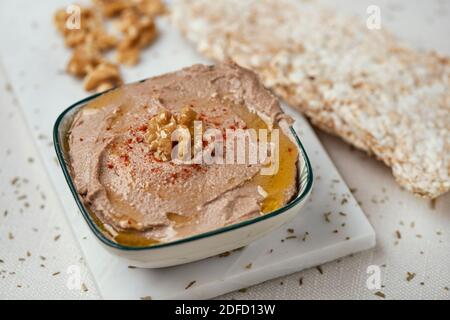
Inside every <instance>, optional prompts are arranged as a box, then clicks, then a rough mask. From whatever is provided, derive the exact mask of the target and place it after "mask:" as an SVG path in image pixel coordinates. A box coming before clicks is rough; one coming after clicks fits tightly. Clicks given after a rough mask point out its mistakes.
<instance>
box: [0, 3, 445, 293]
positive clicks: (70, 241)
mask: <svg viewBox="0 0 450 320" xmlns="http://www.w3.org/2000/svg"><path fill="white" fill-rule="evenodd" d="M368 4H376V5H379V6H380V7H381V10H382V11H381V12H382V25H383V27H384V26H388V27H389V28H391V29H392V30H394V31H395V32H396V33H397V34H398V35H399V36H400V37H402V38H403V39H405V40H406V41H408V42H409V43H411V44H413V45H415V46H416V47H418V48H432V49H436V50H438V51H440V52H443V53H446V54H450V40H449V37H448V32H449V31H450V1H448V0H441V1H439V0H436V1H421V0H414V1H411V0H401V1H400V0H397V1H387V0H384V1H381V0H379V1H350V0H345V1H340V2H339V9H340V10H343V11H349V12H353V13H359V15H360V17H361V19H364V18H365V15H366V12H365V8H367V5H368ZM11 32H14V31H13V30H11ZM18 41H26V39H18ZM0 64H1V44H0ZM23 85H24V86H25V85H26V84H23ZM449 90H450V89H449ZM17 94H20V92H17V91H16V92H12V91H11V90H10V86H9V84H8V78H7V74H6V73H5V72H4V66H2V65H0V130H1V134H0V159H1V166H0V298H1V299H5V298H7V299H10V298H19V299H25V298H56V299H68V298H73V299H95V298H99V295H98V292H97V290H96V288H95V284H94V283H93V281H92V278H91V276H90V274H89V270H88V268H87V267H86V265H85V264H84V262H83V258H82V256H81V253H80V250H79V248H78V247H77V244H76V241H75V239H74V237H73V235H72V233H71V231H70V228H69V226H68V225H67V222H66V220H65V217H64V215H63V214H62V212H61V207H60V204H59V202H58V201H59V200H58V199H57V198H56V197H55V195H54V191H53V190H52V186H51V185H50V183H49V181H48V179H47V175H46V172H45V171H44V169H43V166H42V164H41V162H40V159H39V157H38V154H37V150H36V146H35V144H34V143H33V140H32V138H31V134H32V133H31V131H32V130H30V129H33V128H27V127H26V126H25V123H24V120H23V118H22V115H21V114H20V109H19V108H18V106H17V105H16V102H15V98H14V96H15V95H17ZM320 137H321V139H322V141H323V143H324V145H325V147H326V149H327V151H328V152H329V153H330V156H331V157H332V159H333V160H334V162H335V163H336V166H337V167H338V169H339V170H340V172H341V174H342V175H343V177H344V179H345V180H346V182H347V183H348V185H349V186H350V187H351V188H352V189H353V192H354V194H355V197H356V198H357V199H358V200H359V201H360V202H361V206H362V208H363V210H364V211H365V213H366V214H367V216H368V218H369V219H370V221H371V223H372V225H373V226H374V228H375V230H376V232H377V238H378V239H377V241H378V244H377V247H376V248H375V249H373V250H370V251H366V252H363V253H360V254H356V255H354V256H351V257H346V258H343V259H341V260H339V261H335V262H332V263H328V264H326V265H323V266H322V268H321V270H322V272H319V270H318V269H316V268H313V269H310V270H305V271H302V272H299V273H297V274H293V275H290V276H286V277H283V278H279V279H275V280H272V281H268V282H266V283H263V284H260V285H258V286H254V287H251V288H248V290H246V291H245V292H234V293H230V294H228V295H225V296H223V298H226V299H230V298H237V299H256V298H260V299H346V298H349V299H366V298H367V299H380V297H379V296H378V295H375V292H377V291H381V292H382V293H384V294H385V297H386V299H406V298H417V299H421V298H430V299H449V298H450V291H449V290H450V289H449V288H450V267H449V266H450V194H447V195H445V196H443V197H441V198H439V199H438V200H437V201H436V202H435V203H431V202H429V201H424V200H420V199H417V198H415V197H414V196H412V195H411V194H409V193H407V192H404V191H402V190H400V188H399V187H398V186H397V185H396V184H395V182H394V179H393V178H392V176H391V174H390V172H389V170H388V169H387V168H386V167H384V166H383V165H382V164H381V163H379V162H377V161H376V160H374V159H372V158H369V157H368V156H366V155H365V154H363V153H361V152H359V151H355V150H353V149H352V148H350V147H349V146H348V145H347V144H345V143H343V142H341V141H340V140H339V139H337V138H334V137H331V136H328V135H326V134H323V133H320ZM38 138H39V139H44V140H48V144H49V146H48V148H52V146H51V145H50V143H51V138H50V136H47V135H41V136H39V137H38ZM55 168H56V167H55ZM370 265H377V266H379V267H380V269H381V279H382V288H381V289H380V290H369V289H368V288H367V286H366V280H367V277H368V274H367V273H366V270H367V267H368V266H370ZM71 266H75V267H76V268H79V270H80V274H81V278H82V282H83V286H82V287H81V289H77V288H75V289H71V288H70V287H71V286H70V285H68V282H69V284H70V274H69V273H68V272H70V271H72V270H73V269H71V268H70V267H71ZM408 273H409V281H408V280H407V278H408ZM300 279H301V280H302V281H301V282H302V284H301V285H300V281H299V280H300Z"/></svg>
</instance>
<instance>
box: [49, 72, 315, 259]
mask: <svg viewBox="0 0 450 320" xmlns="http://www.w3.org/2000/svg"><path fill="white" fill-rule="evenodd" d="M143 81H145V79H144V80H141V81H139V82H143ZM114 89H115V88H113V89H110V90H107V91H105V92H101V93H97V94H94V95H92V96H89V97H87V98H85V99H82V100H80V101H78V102H76V103H74V104H72V105H71V106H70V107H68V108H67V109H66V110H64V111H63V112H62V113H61V114H60V115H59V116H58V118H57V119H56V122H55V124H54V126H53V144H54V146H55V150H56V155H57V157H58V161H59V163H60V165H61V168H62V171H63V173H64V177H65V178H66V182H67V184H68V185H69V188H70V190H71V192H72V195H73V197H74V199H75V202H76V203H77V206H78V208H79V209H80V211H81V213H82V215H83V217H84V219H85V220H86V222H87V224H88V226H89V228H90V229H91V230H92V232H93V233H94V234H95V235H96V237H97V238H98V239H99V240H100V241H101V242H102V243H103V244H105V245H107V246H109V247H113V248H115V249H119V250H125V251H141V250H155V249H160V248H164V247H170V246H175V245H178V244H182V243H187V242H191V241H195V240H199V239H203V238H207V237H211V236H214V235H218V234H221V233H224V232H227V231H231V230H234V229H238V228H242V227H245V226H248V225H251V224H254V223H257V222H260V221H263V220H266V219H270V218H272V217H275V216H277V215H279V214H281V213H283V212H285V211H287V210H289V209H290V208H292V207H294V206H295V205H297V204H298V203H300V202H301V201H302V200H303V199H304V198H305V197H306V196H307V195H308V194H309V193H310V192H311V189H312V185H313V172H312V167H311V163H310V161H309V158H308V155H307V154H306V151H305V148H304V147H303V145H302V143H301V141H300V139H299V137H298V135H297V133H296V132H295V130H294V128H292V127H290V129H291V132H292V134H293V136H294V138H295V141H296V142H297V145H298V146H299V148H300V151H301V157H302V158H303V168H300V177H299V179H300V181H299V185H300V190H301V193H300V192H299V194H298V195H297V197H296V198H295V199H293V200H292V201H291V202H289V203H288V204H286V205H285V206H283V207H281V208H279V209H277V210H275V211H273V212H271V213H267V214H265V215H263V216H260V217H256V218H253V219H249V220H245V221H242V222H239V223H236V224H232V225H229V226H225V227H222V228H219V229H215V230H212V231H208V232H204V233H201V234H197V235H193V236H191V237H187V238H183V239H180V240H176V241H172V242H166V243H161V244H155V245H150V246H142V247H133V246H126V245H122V244H119V243H117V242H114V241H112V240H111V239H109V238H108V237H107V236H106V235H105V234H104V233H103V232H102V231H101V230H100V228H99V226H98V225H97V224H96V223H95V222H94V220H93V218H92V217H91V214H90V213H89V211H88V210H87V208H86V207H85V206H84V204H83V203H82V201H81V199H80V197H79V196H78V192H77V190H76V188H75V185H74V183H73V180H72V177H71V176H70V172H69V168H68V166H67V163H66V161H65V158H64V151H63V150H62V141H60V135H59V127H60V125H61V122H62V121H63V120H64V118H65V116H66V115H67V113H69V111H71V110H72V109H74V108H76V107H78V106H80V105H81V104H85V103H87V102H89V101H91V100H93V99H95V98H97V97H99V96H100V95H102V94H105V93H107V92H109V91H111V90H114ZM63 138H65V137H63ZM305 183H306V185H305V187H303V185H304V184H305Z"/></svg>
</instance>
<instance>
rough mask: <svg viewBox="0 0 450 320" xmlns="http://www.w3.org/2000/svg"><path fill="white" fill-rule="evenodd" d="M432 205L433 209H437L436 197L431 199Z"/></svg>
mask: <svg viewBox="0 0 450 320" xmlns="http://www.w3.org/2000/svg"><path fill="white" fill-rule="evenodd" d="M430 207H431V210H434V209H436V198H434V199H431V201H430Z"/></svg>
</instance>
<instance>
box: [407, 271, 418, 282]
mask: <svg viewBox="0 0 450 320" xmlns="http://www.w3.org/2000/svg"><path fill="white" fill-rule="evenodd" d="M415 276H416V274H415V273H414V272H409V271H408V272H406V281H408V282H410V281H411V280H412V279H414V277H415Z"/></svg>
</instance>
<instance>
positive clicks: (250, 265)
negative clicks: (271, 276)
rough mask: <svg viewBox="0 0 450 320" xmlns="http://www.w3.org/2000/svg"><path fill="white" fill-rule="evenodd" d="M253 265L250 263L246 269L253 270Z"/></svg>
mask: <svg viewBox="0 0 450 320" xmlns="http://www.w3.org/2000/svg"><path fill="white" fill-rule="evenodd" d="M252 265H253V264H252V263H249V264H248V265H246V266H245V269H251V268H252Z"/></svg>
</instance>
